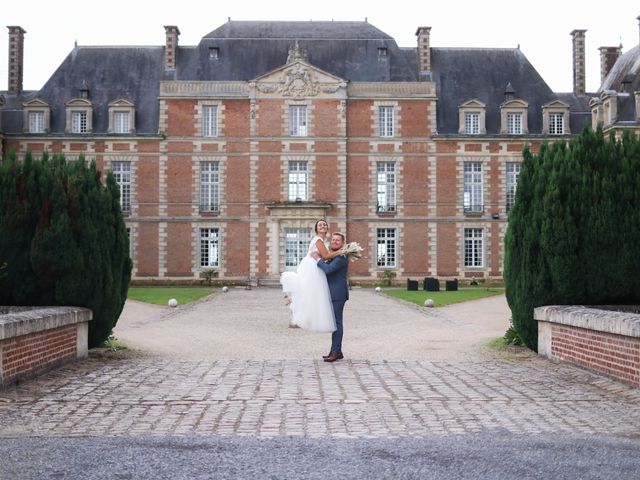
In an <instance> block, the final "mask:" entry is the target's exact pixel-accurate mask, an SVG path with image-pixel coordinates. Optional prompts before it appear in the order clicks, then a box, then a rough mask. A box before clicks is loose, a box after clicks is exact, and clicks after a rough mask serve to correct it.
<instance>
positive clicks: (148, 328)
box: [114, 288, 510, 360]
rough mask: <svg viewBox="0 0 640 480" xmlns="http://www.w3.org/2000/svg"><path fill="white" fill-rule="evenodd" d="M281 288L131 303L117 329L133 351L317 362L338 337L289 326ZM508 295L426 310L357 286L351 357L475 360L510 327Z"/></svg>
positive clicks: (348, 345)
mask: <svg viewBox="0 0 640 480" xmlns="http://www.w3.org/2000/svg"><path fill="white" fill-rule="evenodd" d="M289 315H290V314H289V309H288V308H287V307H286V306H285V305H284V300H283V297H282V294H281V292H280V291H279V290H277V289H274V288H258V289H253V290H245V289H244V288H232V289H230V290H229V291H228V292H226V293H223V292H218V293H216V294H214V295H211V296H209V297H207V298H205V299H202V300H200V301H198V302H196V303H192V304H189V305H185V306H179V307H178V308H175V309H171V308H169V307H162V306H154V305H149V304H144V303H140V302H136V301H127V303H126V305H125V309H124V312H123V314H122V316H121V317H120V320H119V321H118V324H117V326H116V328H115V330H114V332H115V335H116V337H117V338H118V339H119V340H121V341H123V342H125V343H126V344H127V345H128V346H129V347H130V348H133V349H135V350H141V351H144V352H147V353H151V354H155V355H159V356H163V357H169V358H173V357H175V358H180V359H182V360H219V359H226V360H236V359H237V360H252V359H278V360H287V359H309V358H317V357H320V356H321V355H324V354H326V353H327V352H328V350H329V346H330V335H329V334H321V333H313V332H307V331H304V330H301V329H299V328H289V318H290V317H289ZM509 316H510V312H509V308H508V306H507V303H506V300H505V297H504V295H500V296H495V297H489V298H485V299H482V300H476V301H472V302H466V303H461V304H457V305H450V306H447V307H442V308H432V309H428V308H422V307H418V306H413V305H410V304H407V303H405V302H402V301H400V300H396V299H394V298H390V297H387V296H385V295H383V294H377V293H375V291H373V290H371V289H360V288H356V289H353V290H352V291H351V299H350V300H349V301H348V302H347V305H346V308H345V337H344V343H343V347H344V348H343V350H344V353H345V356H348V357H349V358H351V359H362V360H474V359H483V358H487V357H488V356H491V355H493V353H492V351H491V350H489V349H488V348H486V344H487V342H489V341H490V340H492V339H494V338H497V337H500V336H502V335H503V334H504V332H505V331H506V329H507V328H508V326H509Z"/></svg>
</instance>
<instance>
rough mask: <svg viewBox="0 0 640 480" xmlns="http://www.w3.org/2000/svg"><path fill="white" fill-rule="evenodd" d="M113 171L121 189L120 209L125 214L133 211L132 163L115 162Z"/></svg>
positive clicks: (112, 166)
mask: <svg viewBox="0 0 640 480" xmlns="http://www.w3.org/2000/svg"><path fill="white" fill-rule="evenodd" d="M111 171H112V172H113V177H114V178H115V181H116V183H117V184H118V187H119V188H120V207H121V208H122V211H123V212H130V211H131V163H130V162H113V163H112V164H111Z"/></svg>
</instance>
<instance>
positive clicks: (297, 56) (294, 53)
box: [287, 40, 309, 65]
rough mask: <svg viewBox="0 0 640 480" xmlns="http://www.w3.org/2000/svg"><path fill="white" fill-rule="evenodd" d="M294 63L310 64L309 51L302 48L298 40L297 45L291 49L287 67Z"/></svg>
mask: <svg viewBox="0 0 640 480" xmlns="http://www.w3.org/2000/svg"><path fill="white" fill-rule="evenodd" d="M293 62H305V63H309V55H307V51H306V50H304V49H303V48H302V47H301V46H300V44H299V43H298V41H297V40H296V43H295V45H294V46H293V47H292V48H290V49H289V56H288V57H287V65H289V64H290V63H293Z"/></svg>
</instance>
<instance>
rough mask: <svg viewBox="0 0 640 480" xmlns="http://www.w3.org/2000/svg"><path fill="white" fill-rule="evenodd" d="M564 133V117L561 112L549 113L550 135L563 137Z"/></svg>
mask: <svg viewBox="0 0 640 480" xmlns="http://www.w3.org/2000/svg"><path fill="white" fill-rule="evenodd" d="M563 133H564V115H563V114H562V113H559V112H551V113H549V135H562V134H563Z"/></svg>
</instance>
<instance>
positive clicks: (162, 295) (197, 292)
mask: <svg viewBox="0 0 640 480" xmlns="http://www.w3.org/2000/svg"><path fill="white" fill-rule="evenodd" d="M214 291H215V290H214V289H213V288H206V287H129V294H128V295H127V298H130V299H132V300H138V301H140V302H147V303H155V304H156V305H166V304H167V302H168V301H169V299H170V298H175V299H176V300H177V301H178V305H184V304H185V303H189V302H193V301H194V300H198V299H199V298H202V297H206V296H207V295H211V294H212V293H213V292H214Z"/></svg>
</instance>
